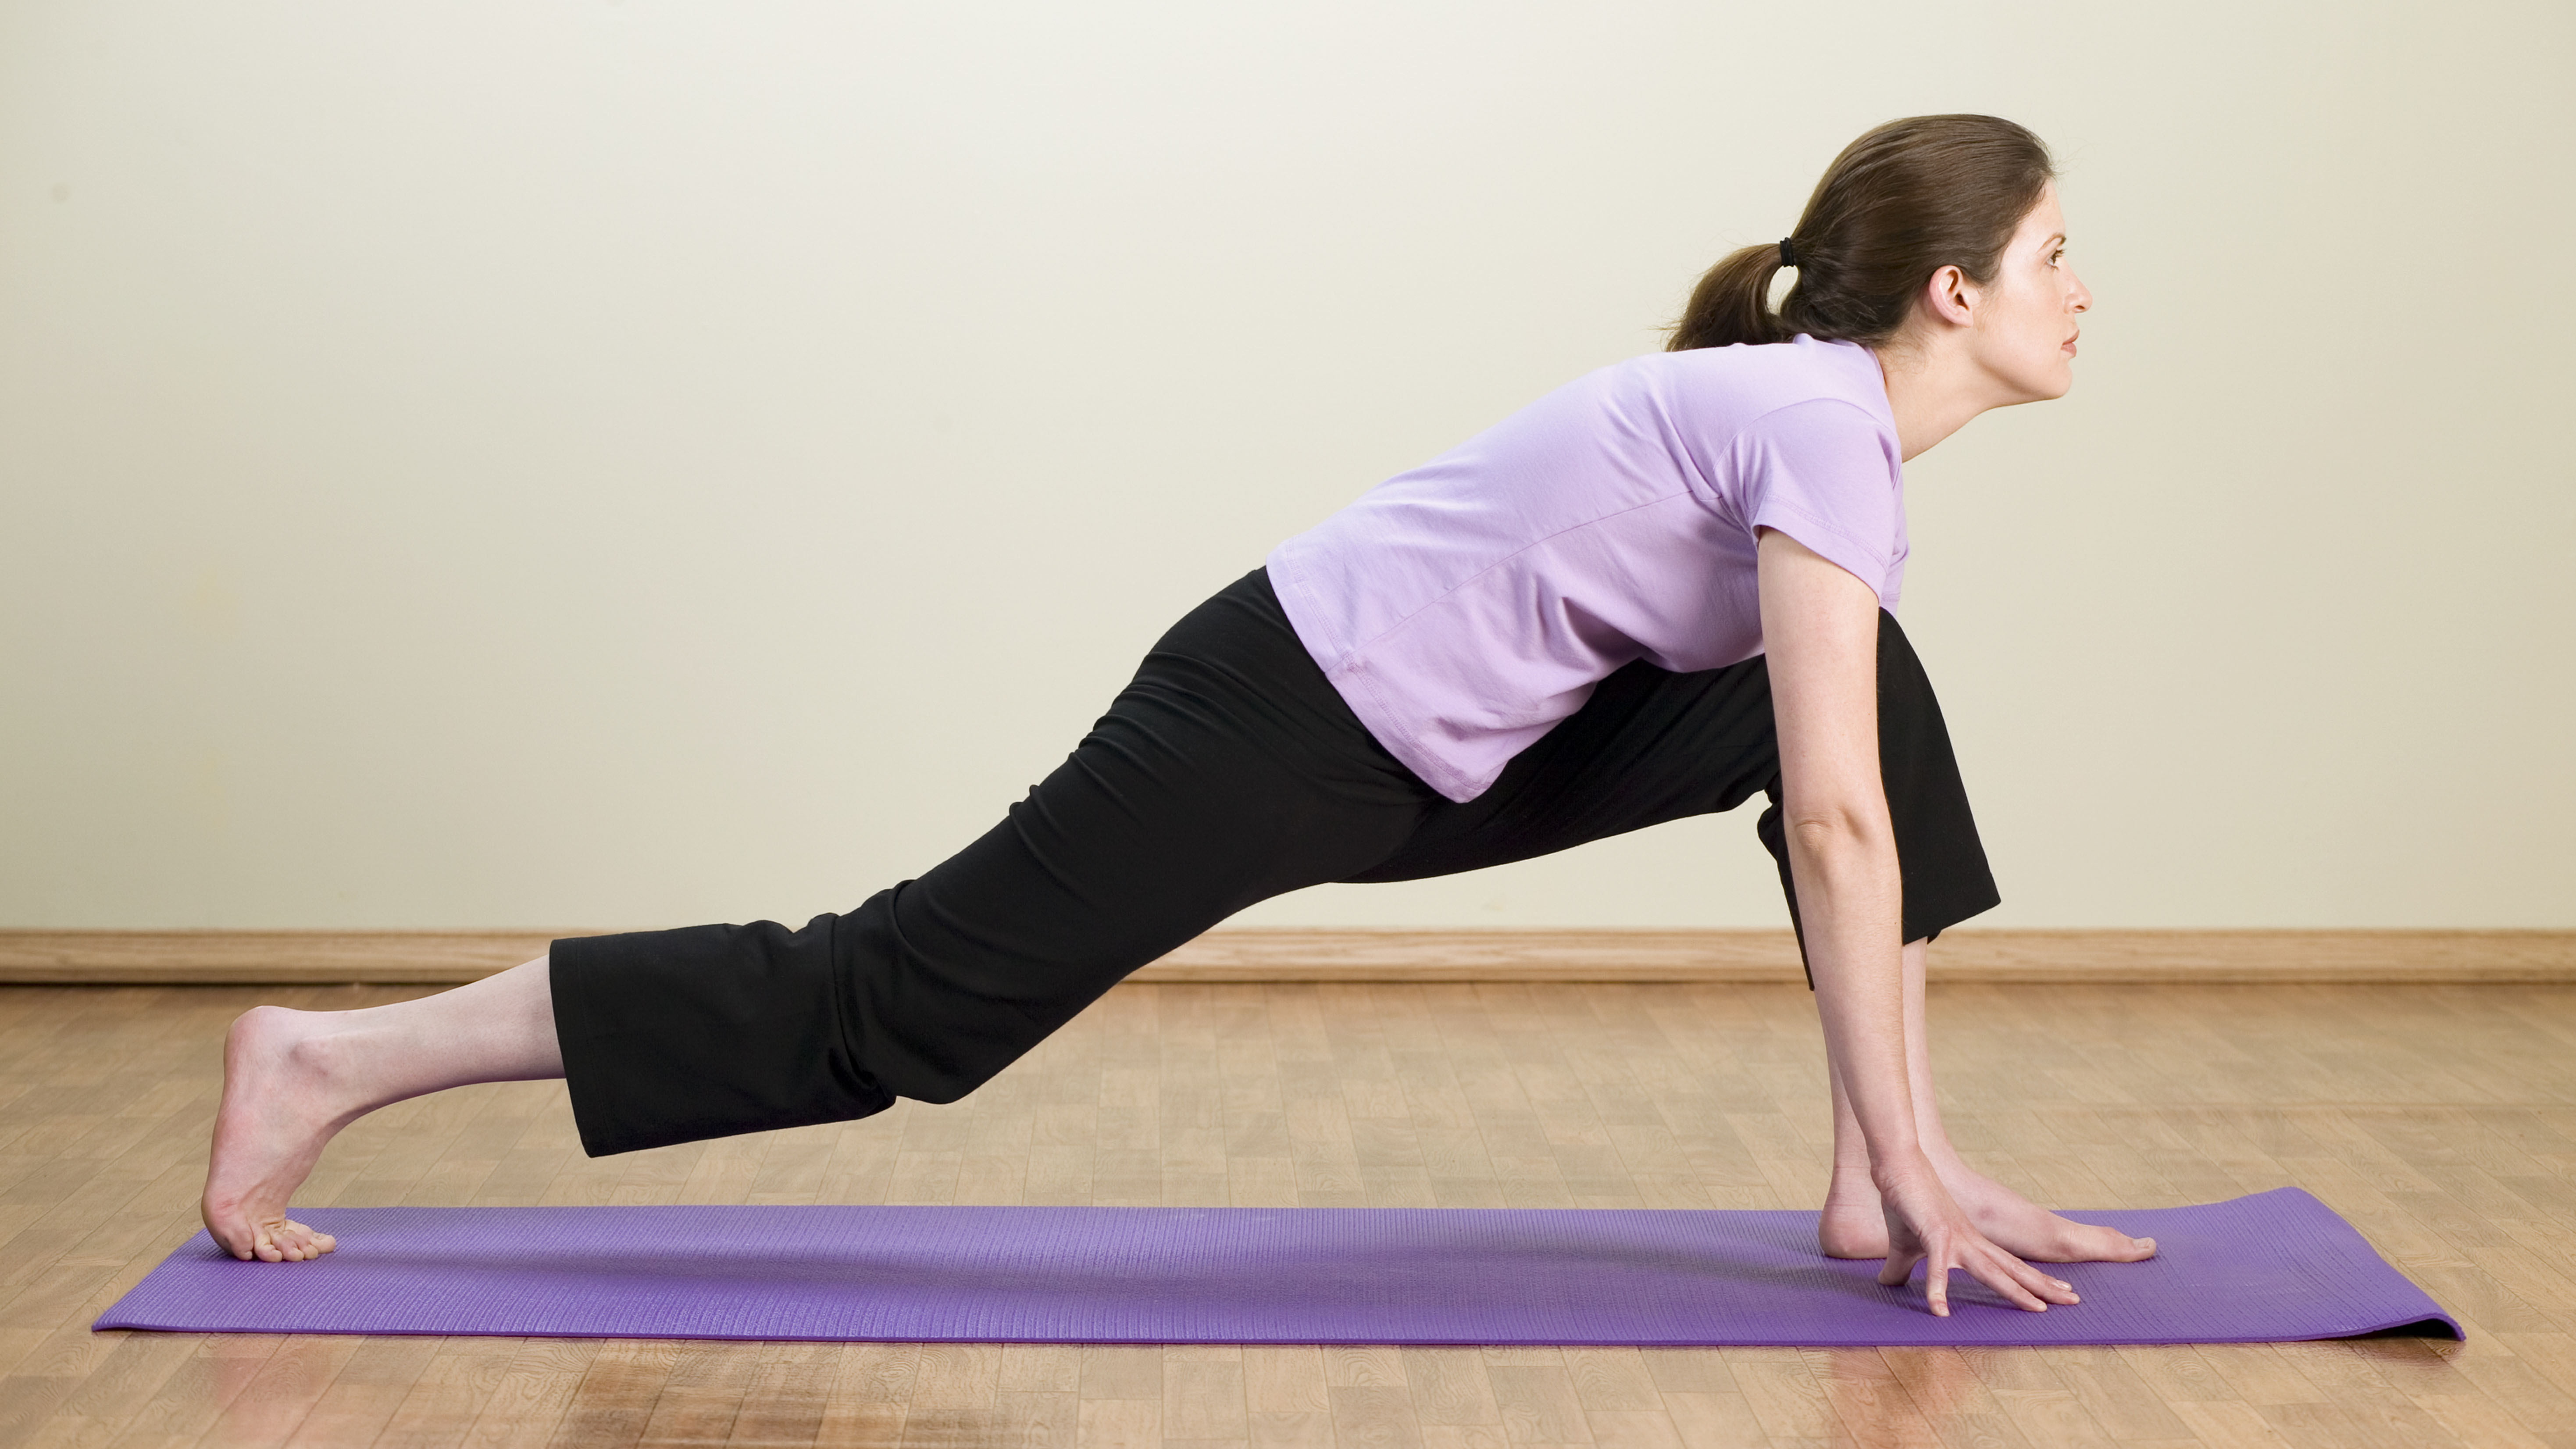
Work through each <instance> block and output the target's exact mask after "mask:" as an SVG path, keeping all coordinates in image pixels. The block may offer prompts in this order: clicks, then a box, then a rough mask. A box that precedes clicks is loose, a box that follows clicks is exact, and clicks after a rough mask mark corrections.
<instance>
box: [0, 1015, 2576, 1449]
mask: <svg viewBox="0 0 2576 1449" xmlns="http://www.w3.org/2000/svg"><path fill="white" fill-rule="evenodd" d="M411 994H417V993H416V992H415V991H412V990H410V989H406V988H395V987H365V988H301V989H296V990H292V991H282V992H281V991H276V990H270V991H266V992H262V991H260V990H259V989H256V988H245V987H195V988H37V987H20V988H8V989H0V1239H5V1240H6V1242H7V1247H6V1249H5V1251H0V1443H6V1444H19V1443H25V1444H44V1445H123V1444H136V1445H179V1444H227V1445H229V1444H289V1443H292V1444H349V1445H361V1444H376V1445H405V1446H409V1445H423V1446H426V1445H452V1444H473V1445H499V1444H529V1445H543V1444H563V1445H579V1446H595V1445H618V1444H633V1443H655V1444H682V1443H687V1444H727V1443H729V1444H761V1445H773V1444H774V1445H789V1444H794V1445H803V1444H886V1445H909V1444H920V1445H976V1446H986V1445H994V1446H998V1445H1013V1446H1020V1445H1102V1446H1108V1445H1118V1446H1129V1445H1137V1446H1144V1445H1156V1444H1160V1445H1166V1446H1183V1445H1187V1446H1219V1445H1233V1446H1246V1449H1249V1446H1260V1445H1277V1446H1286V1445H1300V1446H1305V1445H1312V1446H1322V1445H1340V1446H1345V1449H1352V1446H1361V1445H1370V1446H1375V1445H1404V1446H1411V1445H1420V1446H1425V1449H1465V1446H1495V1449H1502V1446H1536V1445H1549V1444H1591V1445H1601V1446H1629V1445H1666V1446H1669V1445H1686V1446H1694V1449H1697V1446H1737V1445H1762V1444H1774V1445H1784V1446H1785V1445H1821V1444H1843V1443H1853V1444H1890V1445H1944V1446H1952V1449H1966V1446H1970V1445H2032V1446H2061V1445H2086V1444H2119V1445H2184V1444H2231V1445H2232V1444H2284V1443H2286V1444H2298V1445H2310V1444H2313V1445H2335V1446H2346V1445H2354V1446H2368V1445H2401V1444H2402V1445H2449V1444H2460V1445H2472V1446H2481V1449H2483V1446H2513V1445H2551V1446H2559V1449H2576V987H2564V986H2347V987H2333V986H2240V987H2223V986H2160V987H2153V988H2133V989H2128V990H2120V989H2113V988H2107V987H2093V986H2083V987H2069V986H2052V987H2033V986H2024V987H1997V986H1967V985H1960V986H1947V987H1936V988H1935V989H1934V1001H1933V1012H1934V1018H1935V1025H1934V1041H1935V1045H1936V1051H1937V1052H1938V1053H1939V1056H1938V1062H1939V1066H1940V1070H1941V1074H1942V1077H1943V1081H1944V1085H1945V1094H1946V1095H1945V1100H1946V1102H1947V1104H1948V1109H1949V1113H1950V1121H1951V1123H1952V1126H1953V1134H1954V1136H1955V1137H1957V1139H1958V1140H1959V1141H1960V1143H1961V1145H1962V1147H1963V1148H1964V1149H1965V1150H1966V1152H1967V1154H1968V1156H1969V1157H1970V1158H1971V1159H1972V1160H1973V1161H1975V1162H1976V1163H1977V1164H1978V1165H1979V1166H1980V1167H1981V1168H1983V1169H1984V1170H1985V1171H1987V1172H1989V1173H1991V1174H1992V1175H1994V1176H1996V1177H1998V1178H2000V1179H2002V1180H2004V1181H2005V1182H2008V1183H2012V1184H2015V1185H2017V1186H2020V1187H2021V1188H2023V1189H2024V1190H2025V1191H2028V1192H2030V1193H2031V1194H2033V1195H2034V1196H2037V1197H2040V1198H2042V1199H2044V1200H2048V1201H2053V1202H2058V1203H2066V1204H2075V1205H2081V1206H2111V1205H2135V1206H2141V1207H2155V1206H2167V1205H2172V1204H2179V1203H2191V1202H2204V1201H2209V1200H2212V1199H2217V1198H2225V1197H2232V1196H2235V1195H2238V1194H2241V1193H2247V1192H2255V1191H2260V1190H2262V1189H2265V1188H2271V1187H2277V1186H2280V1185H2282V1184H2285V1183H2296V1184H2298V1185H2299V1186H2302V1187H2305V1188H2307V1189H2308V1190H2309V1191H2311V1192H2314V1193H2316V1194H2317V1195H2318V1196H2320V1197H2322V1198H2324V1199H2325V1200H2326V1201H2327V1202H2328V1203H2330V1204H2332V1205H2333V1206H2334V1207H2335V1208H2336V1209H2337V1210H2338V1211H2340V1212H2342V1213H2343V1214H2344V1215H2345V1216H2346V1217H2347V1218H2349V1219H2351V1220H2352V1221H2353V1222H2354V1223H2355V1224H2357V1225H2358V1226H2359V1227H2360V1228H2361V1229H2362V1231H2363V1232H2365V1233H2366V1234H2368V1235H2369V1237H2370V1239H2371V1240H2372V1241H2373V1242H2374V1243H2375V1244H2376V1245H2377V1246H2378V1247H2379V1249H2380V1251H2381V1252H2383V1253H2385V1254H2386V1255H2388V1256H2389V1257H2390V1258H2391V1259H2392V1260H2394V1261H2395V1262H2397V1263H2398V1264H2399V1265H2400V1266H2402V1267H2403V1268H2404V1269H2405V1270H2406V1271H2407V1272H2408V1273H2410V1274H2411V1275H2413V1277H2414V1278H2415V1279H2416V1281H2418V1282H2419V1283H2421V1284H2423V1285H2424V1286H2425V1287H2426V1288H2427V1289H2428V1290H2430V1291H2431V1292H2432V1293H2433V1294H2434V1296H2436V1297H2437V1298H2439V1299H2441V1300H2442V1302H2443V1303H2444V1304H2445V1305H2447V1306H2448V1307H2450V1308H2451V1309H2452V1310H2453V1312H2454V1313H2456V1314H2457V1315H2458V1316H2459V1317H2461V1318H2462V1319H2464V1320H2466V1321H2467V1322H2468V1323H2469V1326H2470V1331H2471V1335H2472V1336H2471V1338H2470V1341H2469V1342H2468V1343H2467V1344H2465V1345H2451V1344H2434V1343H2428V1342H2424V1341H2407V1340H2383V1341H2373V1342H2359V1343H2333V1344H2292V1345H2277V1346H2274V1345H2263V1346H2251V1347H2209V1348H2166V1349H2116V1350H2113V1349H2099V1350H2047V1351H2031V1350H2015V1351H1996V1350H1989V1351H1951V1350H1938V1349H1936V1350H1907V1351H1894V1350H1887V1351H1836V1352H1824V1351H1796V1350H1726V1351H1713V1350H1707V1351H1703V1350H1690V1351H1679V1350H1662V1351H1644V1352H1641V1351H1635V1350H1577V1349H1567V1350H1556V1349H1535V1350H1533V1349H1510V1350H1474V1349H1450V1350H1437V1351H1422V1350H1395V1349H1366V1348H1362V1349H1350V1348H1342V1349H1316V1348H1272V1349H1259V1348H1243V1349H1236V1348H1221V1347H1220V1348H1169V1349H1162V1348H1115V1349H1088V1348H1078V1347H1009V1348H1003V1347H994V1346H980V1345H939V1346H927V1347H923V1346H914V1345H904V1344H850V1345H840V1344H828V1345H798V1344H774V1345H773V1344H722V1343H669V1342H626V1341H606V1342H582V1341H547V1340H516V1339H470V1338H460V1339H419V1338H410V1339H406V1338H369V1339H357V1338H327V1337H301V1338H259V1337H232V1336H218V1337H192V1336H185V1335H170V1334H121V1333H105V1334H92V1333H91V1332H89V1330H88V1328H87V1325H88V1323H89V1322H90V1321H91V1319H92V1318H94V1317H95V1316H96V1315H97V1314H98V1313H99V1311H100V1310H101V1309H103V1308H104V1307H105V1306H106V1305H107V1304H108V1303H110V1302H111V1301H113V1300H114V1299H115V1298H116V1297H117V1296H118V1295H119V1294H121V1293H122V1292H124V1291H125V1289H126V1288H127V1287H129V1286H130V1285H132V1284H133V1283H134V1281H135V1280H136V1279H137V1278H139V1277H141V1276H142V1274H143V1273H144V1272H145V1271H146V1270H147V1269H148V1268H150V1267H151V1266H152V1264H153V1263H155V1262H157V1261H158V1260H159V1259H160V1257H161V1256H162V1255H163V1254H164V1253H166V1252H167V1251H168V1250H169V1249H170V1248H171V1247H173V1246H174V1245H176V1244H177V1243H179V1242H180V1241H181V1240H183V1239H184V1238H185V1237H186V1236H187V1235H188V1234H189V1233H190V1232H191V1231H193V1230H194V1228H195V1227H196V1222H195V1213H194V1202H195V1197H196V1192H197V1187H198V1182H199V1177H200V1174H201V1172H202V1171H203V1164H204V1157H205V1140H206V1131H207V1126H208V1123H209V1120H210V1117H211V1114H212V1111H213V1108H214V1103H215V1094H216V1087H217V1080H218V1078H217V1063H218V1043H219V1042H220V1040H221V1036H222V1031H223V1026H224V1023H225V1022H226V1021H227V1020H229V1019H230V1018H231V1017H232V1015H233V1014H235V1013H236V1012H238V1011H240V1010H241V1009H243V1008H244V1007H246V1006H248V1005H251V1004H252V1003H254V1002H257V1001H260V1000H282V1001H285V1002H287V1003H288V1004H292V1005H300V1006H309V1007H345V1006H357V1005H365V1004H372V1003H377V1002H383V1001H389V1000H396V999H400V998H401V997H403V996H406V995H411ZM1826 1143H1827V1117H1826V1112H1825V1094H1824V1085H1823V1077H1822V1055H1821V1048H1820V1046H1819V1039H1818V1035H1817V1029H1816V1025H1815V1017H1814V1013H1813V1009H1812V1007H1811V1006H1810V1004H1809V999H1808V997H1807V995H1806V993H1805V992H1803V991H1800V990H1797V989H1795V988H1783V987H1772V986H1726V985H1626V986H1621V985H1546V984H1528V983H1522V984H1511V985H1484V986H1478V985H1274V986H1255V985H1228V986H1190V985H1129V986H1124V987H1121V988H1119V989H1118V990H1117V991H1115V992H1113V993H1111V995H1110V996H1109V997H1108V998H1107V999H1106V1000H1104V1001H1103V1002H1101V1003H1100V1004H1099V1005H1098V1006H1097V1007H1095V1008H1094V1009H1093V1010H1092V1011H1090V1012H1089V1013H1087V1014H1086V1015H1084V1016H1083V1017H1082V1018H1081V1019H1080V1020H1079V1021H1077V1022H1076V1023H1075V1024H1074V1025H1072V1026H1071V1027H1069V1028H1067V1029H1066V1030H1065V1031H1064V1032H1062V1033H1061V1034H1059V1035H1058V1036H1057V1037H1056V1038H1055V1039H1054V1040H1052V1041H1050V1042H1049V1043H1048V1044H1047V1045H1046V1046H1045V1047H1043V1048H1041V1049H1040V1050H1039V1051H1038V1052H1037V1053H1035V1054H1033V1055H1032V1056H1031V1057H1030V1058H1028V1059H1027V1060H1025V1061H1023V1062H1021V1063H1020V1064H1019V1065H1018V1066H1016V1067H1014V1068H1013V1069H1012V1070H1011V1071H1010V1072H1008V1073H1006V1074H1005V1075H1004V1076H1003V1077H1001V1078H1000V1079H999V1080H997V1081H996V1082H995V1083H993V1084H992V1085H991V1086H989V1087H987V1088H986V1089H985V1090H984V1091H983V1092H981V1093H978V1094H977V1095H976V1096H974V1097H972V1098H970V1099H968V1100H967V1101H966V1102H963V1103H960V1104H958V1105H956V1106H953V1107H921V1106H916V1105H911V1104H906V1105H903V1106H901V1107H898V1108H897V1109H896V1110H895V1111H892V1112H889V1113H887V1114H885V1115H883V1116H880V1117H877V1118H874V1119H871V1120H868V1121H864V1122H858V1123H850V1124H844V1125H840V1126H834V1127H816V1128H805V1129H801V1130H797V1131H792V1132H781V1133H774V1134H767V1135H762V1136H753V1137H742V1138H734V1139H730V1140H726V1141H720V1142H711V1143H702V1144H697V1145H692V1146H686V1147H676V1148H668V1149H664V1150H661V1151H656V1152H646V1153H637V1154H634V1155H632V1156H627V1157H617V1158H609V1159H605V1160H600V1161H592V1160H589V1159H586V1158H584V1157H582V1156H581V1154H580V1151H579V1149H578V1147H577V1146H576V1145H575V1141H574V1136H573V1130H572V1121H571V1117H570V1115H569V1113H568V1112H567V1111H566V1109H565V1105H564V1098H563V1092H562V1089H561V1087H560V1086H559V1085H558V1084H554V1083H530V1084H515V1085H507V1086H493V1087H482V1088H474V1089H470V1090H466V1091H460V1092H454V1093H449V1094H446V1095H444V1096H440V1097H435V1098H428V1099H423V1100H421V1101H417V1102H412V1103H407V1104H404V1105H401V1106H398V1107H395V1108H392V1109H390V1110H388V1111H385V1112H382V1113H379V1114H377V1115H376V1116H375V1117H372V1118H369V1119H367V1120H366V1121H363V1122H361V1123H359V1124H358V1125H357V1126H356V1127H354V1128H352V1129H351V1130H350V1131H349V1132H348V1133H347V1134H345V1135H344V1136H343V1137H342V1138H341V1139H340V1140H339V1142H338V1143H337V1144H336V1145H335V1146H333V1148H332V1149H331V1151H330V1153H329V1155H328V1156H326V1157H325V1158H324V1160H323V1163H322V1167H321V1170H320V1172H319V1173H318V1174H317V1175H316V1177H315V1178H314V1181H313V1183H312V1185H311V1189H310V1191H309V1192H308V1193H307V1194H306V1195H305V1197H304V1198H303V1199H302V1200H303V1201H305V1202H308V1203H312V1204H341V1205H381V1204H397V1203H409V1204H529V1203H675V1202H750V1203H811V1202H848V1203H877V1202H897V1203H947V1202H956V1203H1074V1204H1079V1203H1097V1204H1157V1203H1161V1204H1239V1205H1278V1204H1305V1205H1363V1204H1365V1205H1390V1206H1459V1207H1485V1206H1506V1205H1508V1206H1582V1207H1641V1206H1642V1207H1656V1208H1707V1207H1766V1208H1769V1207H1799V1206H1812V1205H1813V1204H1814V1203H1815V1202H1817V1201H1818V1200H1819V1198H1820V1197H1821V1195H1822V1192H1823V1187H1824V1182H1825V1167H1826V1160H1827V1158H1826ZM279 1271H281V1272H292V1271H294V1270H293V1269H292V1268H281V1269H280V1270H279Z"/></svg>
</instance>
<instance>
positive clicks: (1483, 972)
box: [0, 927, 2576, 986]
mask: <svg viewBox="0 0 2576 1449" xmlns="http://www.w3.org/2000/svg"><path fill="white" fill-rule="evenodd" d="M588 934H591V933H590V932H586V931H567V930H555V931H543V930H513V931H497V930H496V931H30V930H0V984H7V985H54V986H69V985H77V986H102V985H218V984H276V985H315V984H326V983H340V982H387V983H405V982H416V983H428V984H440V983H450V982H458V981H471V980H474V979H476V978H477V977H482V976H488V975H490V974H491V973H493V972H495V971H500V970H503V969H505V968H507V967H510V966H515V965H517V964H518V963H519V962H522V961H526V960H530V959H532V958H534V957H536V956H538V955H541V954H543V952H544V951H545V949H546V946H547V943H548V942H550V941H553V940H554V939H556V938H558V937H561V936H576V935H588ZM1932 976H1933V979H1934V980H1936V981H1957V982H1969V981H1975V982H2004V983H2025V984H2038V983H2046V982H2086V981H2091V982H2102V981H2169V982H2203V983H2211V984H2220V983H2254V982H2287V983H2325V982H2408V981H2413V982H2425V981H2435V982H2454V983H2470V982H2482V983H2511V982H2520V983H2533V982H2568V981H2576V931H2304V930H2264V931H2123V930H2086V931H2015V930H1982V931H1981V930H1958V931H1952V932H1950V933H1948V934H1946V935H1944V936H1943V937H1942V938H1941V940H1940V941H1939V943H1938V944H1936V945H1935V946H1934V947H1933V951H1932ZM1132 979H1134V980H1138V981H1198V982H1216V981H1736V982H1794V981H1797V980H1798V979H1799V971H1798V952H1797V946H1796V944H1795V943H1794V942H1793V941H1792V940H1791V939H1790V936H1789V933H1788V932H1786V931H1756V930H1673V931H1653V930H1527V931H1523V930H1481V931H1394V930H1385V931H1379V930H1309V929H1301V928H1280V927H1240V928H1233V929H1219V930H1215V931H1210V932H1209V933H1208V934H1206V935H1204V936H1201V937H1200V938H1199V939H1197V940H1195V941H1192V942H1191V943H1189V944H1188V945H1186V946H1183V947H1181V948H1180V949H1179V950H1177V951H1174V952H1173V953H1172V954H1170V955H1169V956H1166V957H1164V958H1163V959H1162V960H1160V961H1157V962H1155V963H1153V964H1152V965H1149V966H1147V967H1145V968H1143V969H1142V970H1140V971H1138V972H1137V973H1136V974H1135V976H1134V977H1133V978H1132Z"/></svg>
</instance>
